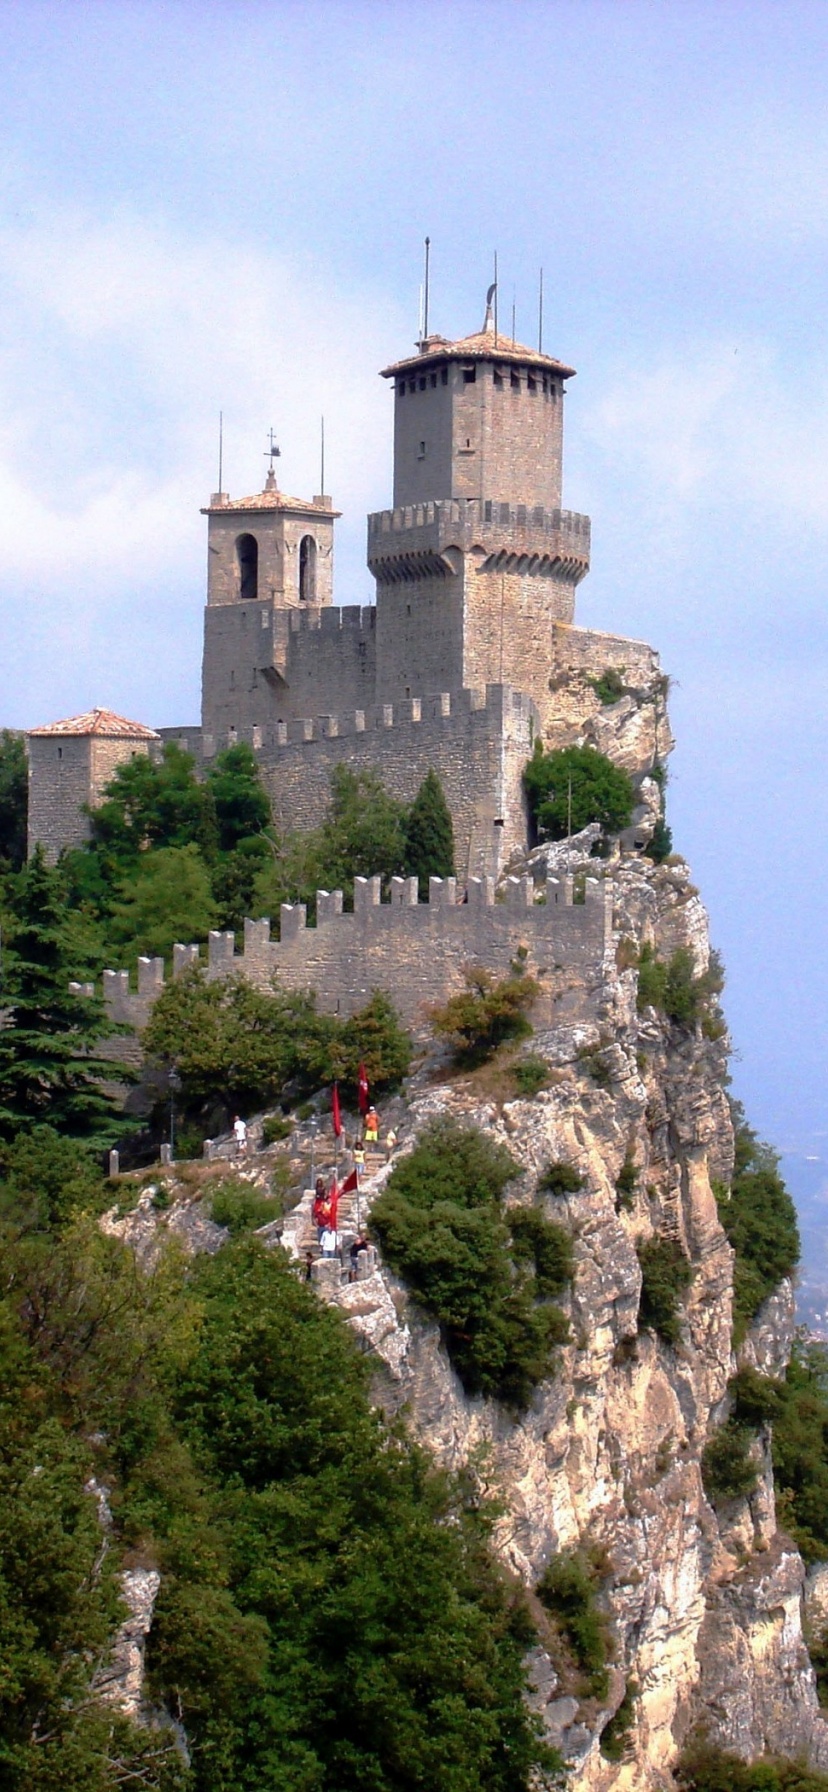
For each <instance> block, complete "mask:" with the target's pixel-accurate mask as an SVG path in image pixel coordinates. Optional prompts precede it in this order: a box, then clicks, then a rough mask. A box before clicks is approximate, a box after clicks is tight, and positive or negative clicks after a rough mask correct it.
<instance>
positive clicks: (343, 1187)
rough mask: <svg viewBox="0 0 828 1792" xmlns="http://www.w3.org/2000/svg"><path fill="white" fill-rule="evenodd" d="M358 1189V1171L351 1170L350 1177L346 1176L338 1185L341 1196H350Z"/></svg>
mask: <svg viewBox="0 0 828 1792" xmlns="http://www.w3.org/2000/svg"><path fill="white" fill-rule="evenodd" d="M358 1188H359V1171H358V1170H357V1169H353V1170H352V1171H351V1174H350V1176H346V1178H345V1181H344V1182H342V1183H340V1185H339V1193H340V1194H341V1195H351V1194H353V1193H354V1192H355V1190H356V1189H358Z"/></svg>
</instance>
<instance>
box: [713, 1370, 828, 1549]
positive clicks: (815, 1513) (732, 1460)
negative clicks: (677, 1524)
mask: <svg viewBox="0 0 828 1792" xmlns="http://www.w3.org/2000/svg"><path fill="white" fill-rule="evenodd" d="M728 1393H729V1395H730V1399H731V1413H730V1417H729V1419H728V1421H727V1424H726V1425H725V1426H724V1427H723V1428H722V1429H721V1430H720V1431H718V1432H716V1433H714V1435H713V1437H712V1438H711V1440H710V1442H709V1443H708V1445H707V1447H706V1449H705V1458H704V1465H703V1466H704V1474H705V1487H706V1488H707V1489H708V1492H709V1493H710V1496H711V1498H713V1499H716V1498H729V1499H732V1498H735V1497H736V1496H737V1495H740V1494H743V1493H749V1492H750V1491H751V1487H752V1485H753V1483H754V1482H755V1479H756V1470H755V1465H753V1464H752V1463H751V1459H750V1442H751V1439H752V1437H753V1436H754V1435H755V1434H756V1432H757V1430H758V1429H759V1427H760V1426H763V1425H770V1427H771V1444H772V1453H773V1471H774V1481H775V1485H776V1495H777V1511H778V1516H779V1521H780V1523H781V1524H782V1525H783V1526H784V1528H785V1529H786V1530H787V1531H789V1532H790V1534H791V1536H792V1537H793V1538H794V1541H795V1542H796V1544H797V1547H798V1548H799V1549H800V1550H801V1552H802V1555H803V1556H804V1557H805V1560H806V1561H807V1562H818V1561H824V1560H825V1558H826V1555H828V1350H826V1347H825V1346H824V1345H822V1344H813V1343H811V1344H809V1343H806V1342H804V1341H802V1340H797V1341H796V1342H795V1343H794V1347H793V1350H792V1353H791V1360H790V1363H789V1364H788V1368H787V1370H786V1373H785V1376H784V1378H783V1379H782V1380H774V1379H773V1378H772V1377H770V1376H766V1375H760V1374H759V1373H758V1372H757V1371H756V1370H754V1369H740V1371H739V1373H738V1375H735V1376H734V1377H733V1379H732V1381H731V1382H730V1383H729V1386H728Z"/></svg>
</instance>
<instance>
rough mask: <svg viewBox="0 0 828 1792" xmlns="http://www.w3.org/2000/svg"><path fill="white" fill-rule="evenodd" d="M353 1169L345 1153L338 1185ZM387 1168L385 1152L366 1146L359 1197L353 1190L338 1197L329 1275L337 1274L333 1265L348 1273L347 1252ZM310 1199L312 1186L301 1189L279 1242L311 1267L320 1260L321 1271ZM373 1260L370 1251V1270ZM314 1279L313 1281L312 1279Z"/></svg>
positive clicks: (290, 1254)
mask: <svg viewBox="0 0 828 1792" xmlns="http://www.w3.org/2000/svg"><path fill="white" fill-rule="evenodd" d="M352 1168H353V1158H352V1156H351V1154H350V1152H348V1153H346V1154H345V1157H344V1159H343V1161H342V1163H341V1164H340V1167H339V1180H340V1182H343V1181H344V1180H345V1178H346V1177H347V1176H349V1175H350V1172H351V1169H352ZM389 1168H390V1166H389V1164H388V1159H387V1157H386V1154H385V1152H384V1151H382V1150H372V1149H371V1148H370V1147H368V1148H367V1149H366V1152H365V1165H364V1168H363V1170H362V1172H361V1175H360V1188H359V1194H357V1192H356V1190H352V1191H350V1192H349V1193H348V1194H345V1195H342V1196H340V1201H339V1212H338V1214H337V1234H338V1237H339V1259H336V1258H335V1259H333V1260H332V1267H331V1274H332V1275H333V1274H335V1273H336V1272H335V1270H334V1265H335V1266H336V1270H341V1271H342V1273H343V1274H347V1271H348V1266H349V1257H348V1253H349V1251H350V1248H351V1245H352V1243H353V1241H354V1239H355V1238H356V1237H357V1236H358V1234H359V1232H360V1231H362V1230H364V1227H365V1222H366V1219H367V1216H368V1213H369V1211H370V1207H371V1202H372V1200H373V1197H374V1195H375V1194H377V1193H378V1192H379V1188H380V1186H381V1185H382V1183H384V1181H385V1179H386V1176H385V1172H386V1171H387V1170H388V1169H389ZM322 1173H323V1172H321V1171H320V1174H322ZM330 1174H331V1172H330V1170H328V1171H327V1172H325V1182H326V1185H327V1184H328V1183H329V1181H330ZM313 1198H314V1190H313V1188H312V1187H310V1188H306V1189H303V1191H302V1197H301V1200H299V1201H298V1202H297V1204H296V1206H295V1207H294V1208H292V1209H291V1211H290V1213H288V1214H286V1216H285V1220H284V1225H283V1228H282V1238H281V1243H282V1248H283V1250H285V1251H287V1253H288V1255H289V1256H290V1257H293V1258H295V1259H296V1260H297V1261H301V1262H307V1261H308V1260H309V1259H311V1260H312V1262H313V1264H314V1265H315V1264H316V1263H317V1261H319V1265H320V1270H321V1269H322V1268H323V1260H321V1253H320V1250H319V1244H318V1241H317V1236H316V1226H315V1224H314V1219H313ZM361 1254H362V1253H361ZM374 1258H375V1253H373V1252H371V1253H370V1261H371V1266H372V1267H373V1263H374ZM314 1279H316V1278H315V1277H314Z"/></svg>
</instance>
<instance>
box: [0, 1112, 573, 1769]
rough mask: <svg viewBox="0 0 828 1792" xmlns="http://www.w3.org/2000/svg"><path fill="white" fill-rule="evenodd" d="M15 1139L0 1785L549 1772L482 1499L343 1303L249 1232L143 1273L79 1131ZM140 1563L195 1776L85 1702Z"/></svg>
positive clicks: (158, 1680)
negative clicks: (431, 1440)
mask: <svg viewBox="0 0 828 1792" xmlns="http://www.w3.org/2000/svg"><path fill="white" fill-rule="evenodd" d="M26 1149H28V1147H26V1148H24V1146H23V1144H22V1142H21V1144H20V1145H19V1146H16V1147H15V1152H14V1153H13V1154H12V1156H13V1162H12V1159H11V1158H10V1157H8V1156H7V1158H6V1160H5V1163H4V1165H3V1167H2V1178H3V1180H2V1189H1V1191H0V1192H1V1194H2V1198H1V1199H0V1209H2V1212H0V1227H1V1228H2V1236H1V1238H0V1242H2V1247H3V1254H4V1265H5V1275H4V1281H3V1291H2V1299H0V1464H2V1466H1V1467H0V1655H2V1660H3V1674H2V1676H0V1781H1V1782H2V1784H3V1786H4V1787H7V1788H8V1789H9V1792H77V1788H78V1787H80V1786H83V1788H84V1792H87V1789H88V1792H114V1789H115V1787H116V1786H120V1785H125V1784H133V1783H134V1784H136V1785H139V1784H140V1785H142V1786H145V1787H149V1788H150V1789H152V1792H244V1789H245V1788H247V1789H248V1792H254V1788H255V1789H256V1792H296V1789H297V1788H298V1787H305V1788H313V1789H314V1792H365V1789H366V1788H368V1787H370V1788H371V1789H372V1792H415V1789H416V1792H419V1789H420V1788H421V1787H422V1786H423V1785H424V1784H428V1785H429V1786H430V1787H433V1788H434V1792H525V1789H526V1787H527V1786H528V1784H529V1782H530V1779H532V1778H533V1776H534V1773H535V1770H536V1768H539V1769H540V1770H541V1783H545V1765H544V1764H545V1763H546V1764H549V1765H551V1762H550V1761H549V1757H548V1755H547V1754H546V1753H545V1751H544V1750H543V1748H542V1747H541V1745H540V1744H539V1743H538V1741H537V1735H536V1729H535V1725H534V1720H533V1719H531V1718H530V1716H529V1715H528V1712H527V1709H526V1707H525V1705H524V1703H523V1699H522V1691H523V1685H524V1670H523V1665H522V1658H523V1654H524V1651H525V1649H526V1647H527V1644H528V1643H529V1642H530V1641H531V1638H532V1631H531V1626H530V1625H529V1623H528V1620H527V1617H526V1615H525V1611H524V1608H523V1606H522V1604H521V1601H520V1598H519V1596H517V1595H513V1594H511V1593H510V1592H509V1591H508V1589H507V1587H506V1585H505V1582H504V1581H503V1579H502V1577H501V1575H500V1573H499V1571H498V1570H497V1569H496V1568H495V1566H494V1563H493V1559H492V1557H491V1555H490V1553H489V1549H488V1542H487V1537H488V1532H487V1521H486V1517H485V1514H483V1513H481V1512H479V1511H477V1510H476V1509H474V1507H473V1506H471V1505H469V1504H467V1503H466V1500H465V1499H464V1497H463V1494H462V1490H461V1488H460V1487H459V1486H458V1485H457V1484H455V1483H454V1482H452V1481H451V1480H450V1479H449V1478H448V1477H445V1476H438V1475H435V1474H434V1473H433V1472H432V1470H431V1469H430V1467H429V1465H428V1462H427V1460H426V1459H425V1457H424V1455H423V1454H422V1452H420V1451H419V1450H418V1449H416V1448H415V1447H414V1446H412V1445H411V1444H410V1443H408V1442H407V1441H406V1440H405V1439H404V1438H403V1437H402V1435H398V1434H396V1433H392V1432H389V1430H388V1429H387V1428H386V1427H385V1425H384V1423H383V1421H382V1419H381V1418H380V1417H379V1416H378V1415H377V1413H376V1412H375V1411H374V1410H373V1409H372V1408H371V1406H370V1405H369V1402H368V1397H367V1385H368V1370H367V1367H366V1365H365V1363H364V1361H363V1359H362V1358H361V1357H360V1355H359V1353H358V1351H357V1349H356V1347H355V1345H354V1342H353V1340H352V1338H351V1336H350V1334H349V1332H348V1331H347V1328H346V1327H345V1326H344V1324H343V1323H342V1321H341V1319H340V1318H339V1316H338V1315H335V1314H334V1313H332V1312H331V1311H330V1310H329V1309H327V1308H326V1307H324V1306H323V1305H321V1304H320V1303H319V1302H318V1301H317V1300H316V1299H315V1297H314V1296H313V1295H312V1293H311V1292H310V1291H309V1290H307V1289H306V1287H305V1286H304V1285H303V1284H302V1282H301V1281H299V1280H298V1279H297V1278H296V1277H295V1275H294V1274H293V1273H292V1272H291V1270H290V1269H289V1268H288V1266H287V1265H286V1263H285V1261H284V1260H283V1259H282V1258H281V1257H280V1255H279V1254H278V1253H274V1252H268V1251H265V1250H263V1249H262V1248H261V1246H260V1245H259V1244H258V1243H256V1242H255V1241H251V1240H250V1239H249V1238H246V1237H240V1238H237V1239H235V1240H234V1241H232V1242H230V1243H229V1244H228V1245H226V1246H225V1247H224V1248H223V1250H222V1251H221V1252H219V1254H218V1255H217V1256H216V1257H214V1258H206V1259H201V1260H200V1261H198V1262H196V1263H195V1264H192V1265H189V1266H188V1265H186V1264H185V1263H184V1262H183V1261H182V1260H181V1258H180V1257H178V1256H177V1255H175V1254H174V1253H170V1254H167V1255H166V1256H162V1257H161V1258H160V1259H159V1261H158V1262H157V1263H156V1264H155V1266H154V1267H153V1268H139V1267H138V1266H137V1265H136V1263H135V1260H134V1258H133V1256H132V1255H131V1253H130V1252H129V1251H128V1250H127V1249H125V1248H124V1247H123V1246H122V1245H121V1244H120V1243H118V1242H117V1241H116V1240H115V1239H113V1238H110V1237H106V1236H104V1235H103V1234H102V1233H101V1232H100V1230H99V1228H98V1226H97V1223H96V1222H95V1220H94V1218H93V1217H91V1216H90V1217H86V1215H85V1213H84V1211H83V1209H84V1206H85V1205H86V1203H87V1201H89V1203H91V1205H93V1206H94V1205H95V1203H96V1200H97V1201H98V1202H99V1201H100V1199H101V1194H100V1192H98V1194H97V1195H95V1194H93V1190H92V1187H91V1186H90V1184H89V1178H90V1176H91V1174H92V1173H91V1171H90V1169H89V1167H88V1165H85V1164H84V1162H83V1160H82V1154H79V1153H78V1151H77V1148H72V1149H73V1162H72V1165H69V1164H68V1162H67V1160H66V1159H65V1156H64V1155H63V1153H64V1151H65V1147H64V1146H63V1145H62V1144H61V1142H59V1141H55V1139H54V1137H53V1138H52V1140H51V1142H50V1141H49V1139H48V1138H44V1137H43V1136H41V1137H40V1139H39V1140H38V1141H36V1142H35V1146H33V1147H32V1149H33V1150H34V1151H35V1155H34V1157H32V1158H31V1159H30V1161H29V1162H28V1164H27V1162H26V1156H25V1150H26ZM51 1149H54V1151H55V1152H56V1153H57V1156H56V1158H55V1160H54V1161H51V1160H50V1150H51ZM67 1170H69V1171H70V1172H71V1177H70V1179H73V1181H74V1187H75V1196H74V1197H73V1198H72V1200H70V1201H68V1202H66V1203H65V1204H60V1203H58V1206H57V1207H56V1206H55V1202H54V1189H55V1185H56V1182H57V1181H58V1180H59V1179H60V1176H61V1175H62V1173H63V1172H64V1171H67ZM32 1216H35V1217H34V1221H33V1219H32ZM92 1477H95V1482H94V1484H93V1482H92ZM94 1485H105V1486H106V1487H107V1489H108V1498H109V1503H110V1506H111V1511H112V1523H111V1526H110V1528H109V1530H108V1531H103V1530H102V1529H101V1524H100V1519H99V1512H98V1502H97V1499H96V1497H95V1493H94ZM125 1556H126V1560H128V1561H131V1562H132V1563H138V1564H141V1563H144V1564H157V1565H158V1567H159V1568H160V1570H161V1576H162V1579H161V1588H160V1594H159V1599H158V1603H157V1606H156V1611H155V1617H154V1621H153V1626H152V1630H151V1633H150V1636H149V1640H148V1672H149V1683H150V1693H151V1696H152V1698H153V1699H154V1700H155V1701H156V1702H157V1703H158V1704H160V1705H164V1706H166V1708H167V1709H168V1710H169V1711H170V1712H172V1713H174V1714H175V1716H176V1718H177V1719H179V1720H180V1722H181V1723H182V1725H183V1727H184V1730H185V1732H186V1736H187V1743H188V1749H189V1754H190V1763H189V1765H186V1764H185V1762H184V1761H183V1760H182V1758H181V1756H180V1754H179V1753H178V1750H177V1748H176V1744H175V1738H174V1735H173V1733H172V1731H171V1730H170V1729H166V1730H165V1729H160V1730H149V1731H146V1732H139V1731H137V1730H136V1729H135V1728H134V1727H133V1726H132V1725H131V1724H130V1723H129V1722H128V1721H127V1720H125V1719H124V1718H121V1717H119V1716H117V1717H116V1716H115V1715H114V1714H113V1712H112V1710H111V1708H107V1707H105V1706H102V1705H101V1704H100V1703H99V1701H98V1700H97V1699H96V1697H95V1694H94V1685H93V1678H94V1674H95V1671H96V1668H97V1667H98V1665H99V1664H102V1663H104V1662H105V1661H106V1659H107V1655H108V1650H109V1639H110V1638H111V1636H112V1633H113V1631H114V1628H115V1627H116V1625H117V1623H118V1621H119V1618H120V1616H121V1608H119V1598H118V1580H117V1575H118V1571H119V1569H120V1567H121V1565H122V1563H123V1562H124V1559H125Z"/></svg>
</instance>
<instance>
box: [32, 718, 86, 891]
mask: <svg viewBox="0 0 828 1792" xmlns="http://www.w3.org/2000/svg"><path fill="white" fill-rule="evenodd" d="M90 744H91V742H90V737H89V735H71V734H69V735H65V736H57V735H54V734H46V735H36V734H32V735H30V736H29V741H28V749H29V854H30V855H31V854H32V853H33V852H34V849H35V847H36V846H37V844H38V842H39V843H40V845H41V846H42V847H43V850H44V852H45V854H46V858H47V859H48V861H49V864H50V865H54V864H55V863H56V862H57V859H58V857H59V855H60V852H61V850H62V849H63V847H65V846H66V847H73V846H83V844H84V841H86V840H88V839H89V822H88V821H87V818H86V816H85V815H82V814H81V804H82V803H88V802H89V798H90V794H91V778H92V772H91V755H90Z"/></svg>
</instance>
